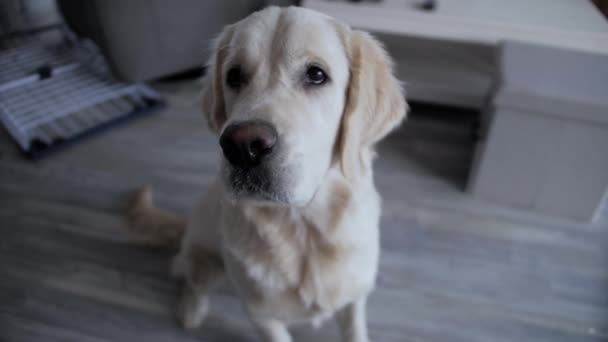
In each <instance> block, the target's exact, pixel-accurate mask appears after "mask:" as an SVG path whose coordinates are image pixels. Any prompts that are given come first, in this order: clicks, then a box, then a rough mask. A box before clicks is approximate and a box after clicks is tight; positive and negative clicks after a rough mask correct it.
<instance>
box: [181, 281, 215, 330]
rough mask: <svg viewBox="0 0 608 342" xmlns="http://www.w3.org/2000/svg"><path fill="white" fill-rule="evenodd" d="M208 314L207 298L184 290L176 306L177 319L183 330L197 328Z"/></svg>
mask: <svg viewBox="0 0 608 342" xmlns="http://www.w3.org/2000/svg"><path fill="white" fill-rule="evenodd" d="M208 313H209V298H208V297H207V296H206V295H199V294H196V293H194V292H193V291H192V290H189V289H184V293H183V294H182V296H181V298H180V300H179V303H178V305H177V318H178V319H179V321H180V323H181V325H182V327H184V329H188V330H190V329H196V328H198V327H199V326H200V325H201V324H202V323H203V321H204V320H205V318H206V317H207V314H208Z"/></svg>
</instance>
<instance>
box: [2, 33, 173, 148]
mask: <svg viewBox="0 0 608 342" xmlns="http://www.w3.org/2000/svg"><path fill="white" fill-rule="evenodd" d="M163 105H164V102H163V100H162V98H161V96H160V95H159V94H158V93H157V92H156V91H154V90H153V89H152V88H150V87H148V86H146V85H144V84H139V83H136V84H132V83H126V82H121V81H119V80H117V79H115V78H114V77H113V76H112V73H111V71H110V69H109V67H108V64H107V62H106V61H105V58H104V57H103V55H102V54H101V53H100V52H99V50H98V49H97V47H96V46H95V44H93V43H92V42H91V41H90V40H86V39H77V38H76V37H75V36H74V35H73V34H72V33H71V32H70V31H69V30H67V29H66V28H65V26H63V25H60V26H53V27H48V28H45V29H42V30H38V31H36V32H28V33H20V34H16V35H11V36H8V37H3V38H2V37H0V120H1V121H2V123H3V124H4V126H5V127H6V129H7V130H8V132H9V133H10V134H11V136H12V137H13V138H14V139H15V141H16V142H17V144H18V145H19V147H20V148H21V149H22V150H23V151H24V152H25V153H26V154H27V155H29V156H31V157H38V156H41V155H43V154H46V152H48V151H50V150H53V149H55V148H56V147H59V146H63V145H66V144H68V143H70V142H72V141H74V140H75V139H77V138H80V137H83V136H85V135H89V134H91V133H94V132H97V131H99V130H101V129H103V128H107V127H108V126H111V125H114V124H116V123H118V122H122V121H124V120H125V119H128V118H132V117H134V116H136V115H138V114H143V113H149V112H151V111H152V110H154V109H158V108H160V107H162V106H163Z"/></svg>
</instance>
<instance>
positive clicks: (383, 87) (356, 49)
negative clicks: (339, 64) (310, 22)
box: [338, 31, 407, 179]
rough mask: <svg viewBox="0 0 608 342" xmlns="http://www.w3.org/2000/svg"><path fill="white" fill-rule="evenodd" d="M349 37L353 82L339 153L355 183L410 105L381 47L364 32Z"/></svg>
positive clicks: (350, 84)
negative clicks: (377, 146) (383, 139)
mask: <svg viewBox="0 0 608 342" xmlns="http://www.w3.org/2000/svg"><path fill="white" fill-rule="evenodd" d="M349 36H350V39H348V37H347V38H346V39H348V41H347V44H346V48H347V49H349V52H350V53H349V56H350V81H349V85H348V90H347V99H346V105H345V109H344V114H343V117H342V127H341V134H340V141H339V144H338V148H339V151H338V153H339V158H340V163H341V168H342V171H343V173H344V175H345V176H346V178H347V179H353V178H356V177H357V176H358V175H360V174H361V173H363V172H365V170H367V169H368V168H369V167H371V165H369V164H370V162H371V160H372V158H373V146H374V144H375V143H377V142H378V141H380V139H382V138H383V137H384V136H386V135H387V134H388V133H389V132H390V131H391V130H392V129H393V128H395V127H397V126H398V125H399V124H400V123H401V121H402V120H403V118H404V117H405V114H406V112H407V103H406V102H405V98H404V94H403V91H402V88H401V83H400V82H399V81H398V80H397V79H396V78H395V76H394V75H393V69H392V61H391V59H390V57H389V56H388V55H387V54H386V52H385V51H384V49H383V47H382V45H381V44H380V43H379V42H378V41H377V40H376V39H374V38H373V37H372V36H371V35H369V34H367V33H365V32H361V31H351V32H350V35H349Z"/></svg>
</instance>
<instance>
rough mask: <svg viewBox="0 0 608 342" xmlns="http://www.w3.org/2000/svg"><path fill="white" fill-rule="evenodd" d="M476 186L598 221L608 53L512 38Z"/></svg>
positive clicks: (604, 175) (605, 150)
mask: <svg viewBox="0 0 608 342" xmlns="http://www.w3.org/2000/svg"><path fill="white" fill-rule="evenodd" d="M500 55H501V60H500V76H499V86H498V87H497V91H496V93H495V94H494V96H493V100H492V104H491V106H490V108H489V110H488V113H487V114H488V116H487V119H488V120H487V121H488V123H489V130H488V131H487V134H486V138H485V139H482V141H481V143H480V144H479V146H478V150H477V161H476V162H475V163H474V166H473V167H474V170H473V173H472V177H471V182H470V191H471V192H472V193H473V194H475V195H478V196H481V197H483V198H488V199H493V200H497V201H500V202H502V203H507V204H511V205H515V206H518V207H523V208H528V209H534V210H537V211H541V212H544V213H548V214H552V215H559V216H564V217H569V218H574V219H583V220H589V219H593V217H594V215H595V213H596V210H597V208H598V207H599V205H600V202H601V200H602V197H603V196H604V194H605V193H606V189H608V57H606V56H601V55H597V54H589V53H584V52H573V51H568V50H563V49H555V48H546V47H540V46H535V45H531V44H525V43H514V42H507V43H505V44H504V45H503V46H502V48H501V54H500Z"/></svg>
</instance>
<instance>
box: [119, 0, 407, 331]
mask: <svg viewBox="0 0 608 342" xmlns="http://www.w3.org/2000/svg"><path fill="white" fill-rule="evenodd" d="M204 82H205V84H204V89H203V95H202V107H203V112H204V114H205V115H206V117H207V120H208V123H209V126H210V128H211V130H212V131H213V132H215V133H216V134H217V135H218V136H219V146H218V156H219V155H220V153H219V152H220V151H221V153H222V154H221V157H220V158H221V163H220V167H219V172H218V176H217V179H216V181H215V182H214V183H213V185H212V186H211V187H210V189H209V190H208V192H207V193H206V194H205V195H204V196H203V198H202V200H201V201H200V203H199V204H197V205H196V206H195V208H194V210H193V212H192V214H191V216H190V218H189V219H188V220H183V219H181V218H179V217H176V216H173V215H172V214H169V213H166V212H163V211H160V210H159V209H157V208H155V207H154V205H153V204H152V198H151V192H150V190H149V189H144V190H141V191H139V192H138V194H137V195H136V198H135V201H134V204H133V207H132V209H131V213H130V214H131V224H130V227H131V230H132V232H134V233H135V234H137V236H138V237H139V238H140V239H144V240H146V241H147V242H149V243H156V244H172V243H175V244H176V245H179V253H178V254H177V256H176V257H175V259H174V261H173V265H172V274H173V275H174V276H175V277H177V278H179V279H182V280H183V282H184V284H185V285H184V289H183V293H182V295H181V299H180V302H179V305H178V316H179V319H180V321H181V322H182V324H183V325H184V326H185V327H186V328H195V327H197V326H199V325H200V324H201V322H202V321H203V320H204V318H205V316H206V315H207V313H208V310H209V304H208V292H209V291H210V290H211V289H212V288H213V287H214V286H216V285H217V284H218V283H219V282H220V280H221V279H222V278H226V279H228V280H230V282H231V284H232V285H233V286H234V288H235V289H236V292H237V293H238V295H239V296H240V298H241V299H242V302H243V304H244V306H245V308H246V311H247V313H248V314H249V316H250V318H251V320H252V321H253V323H254V325H255V326H256V328H257V330H258V332H259V335H260V337H261V338H262V340H264V341H272V342H286V341H291V340H292V338H291V336H290V334H289V331H288V326H289V325H290V324H293V323H299V322H310V323H312V324H314V325H316V324H319V323H320V322H322V321H323V320H325V319H327V318H330V317H332V316H334V315H335V316H336V318H337V321H338V324H339V326H340V330H341V332H342V336H343V340H344V341H350V342H354V341H357V342H363V341H369V337H368V333H367V327H366V318H365V306H366V298H367V296H368V295H369V294H370V292H371V291H372V290H373V288H374V285H375V279H376V273H377V269H378V258H379V249H380V246H379V227H378V225H379V219H380V197H379V195H378V192H377V191H376V188H375V186H374V179H373V174H372V160H373V159H374V145H375V144H376V143H377V142H378V141H379V140H380V139H382V138H383V137H384V136H385V135H386V134H387V133H389V131H391V130H392V129H393V128H395V127H396V126H397V125H398V124H399V123H400V122H401V121H402V119H403V118H404V117H405V114H406V111H407V104H406V102H405V99H404V96H403V93H402V89H401V85H400V82H399V81H398V80H397V79H396V78H395V77H394V76H393V72H392V67H391V60H390V58H389V57H388V56H387V54H386V53H385V51H384V50H383V48H382V47H381V45H380V44H379V43H378V42H377V41H376V40H375V39H374V38H372V37H371V36H370V35H369V34H367V33H365V32H361V31H357V30H353V29H351V28H349V27H348V26H347V25H345V24H343V23H340V22H338V21H336V20H335V19H333V18H330V17H328V16H326V15H323V14H320V13H317V12H315V11H311V10H307V9H303V8H297V7H289V8H279V7H268V8H266V9H264V10H262V11H259V12H256V13H253V14H251V15H250V16H249V17H247V18H245V19H243V20H241V21H239V22H237V23H235V24H232V25H229V26H227V27H226V28H225V29H224V30H223V31H222V32H221V34H220V35H219V37H218V38H217V39H216V40H215V43H214V46H213V53H212V57H211V60H210V62H209V64H208V68H207V75H206V78H205V80H204ZM220 147H221V148H220Z"/></svg>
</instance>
